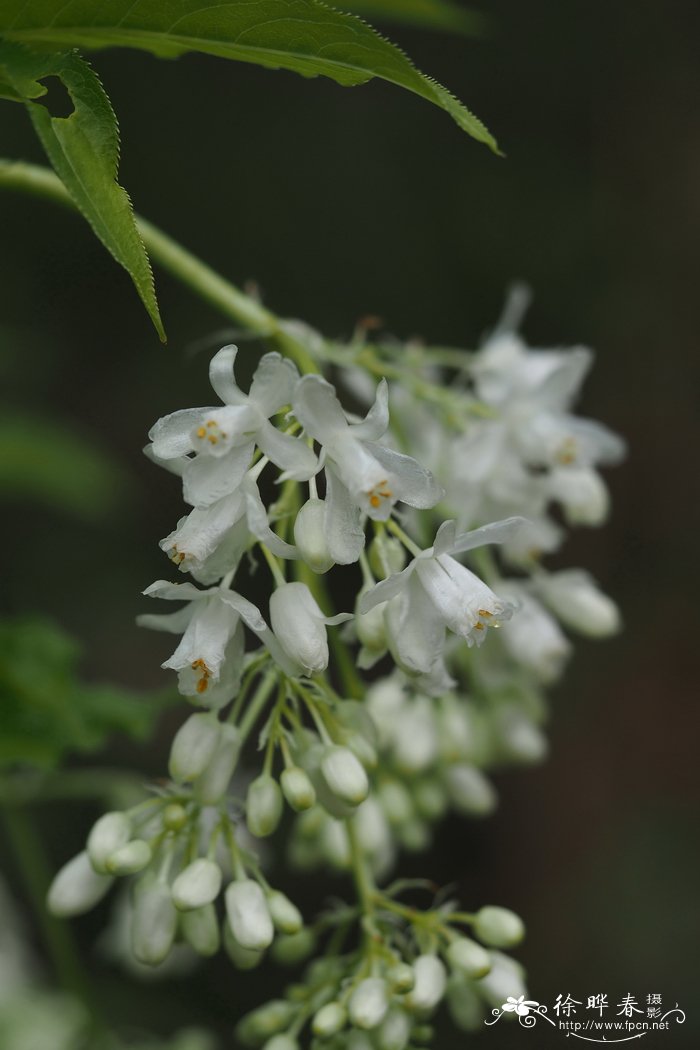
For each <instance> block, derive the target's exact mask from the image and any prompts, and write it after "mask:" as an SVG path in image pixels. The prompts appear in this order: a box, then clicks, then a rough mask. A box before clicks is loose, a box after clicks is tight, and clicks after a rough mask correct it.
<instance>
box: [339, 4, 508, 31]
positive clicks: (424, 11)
mask: <svg viewBox="0 0 700 1050" xmlns="http://www.w3.org/2000/svg"><path fill="white" fill-rule="evenodd" d="M340 7H342V8H343V9H344V10H347V11H352V13H353V14H355V15H361V16H362V17H363V18H370V19H371V20H372V21H374V20H375V19H376V20H377V21H378V22H394V23H397V24H399V25H408V26H417V27H418V28H419V29H441V30H443V31H445V32H448V33H459V34H461V35H462V36H468V37H480V36H484V35H485V33H486V32H487V29H488V25H489V20H488V18H487V17H486V16H485V15H483V14H482V13H481V11H475V10H474V9H473V8H469V7H462V6H461V5H460V4H455V3H452V2H451V0H342V2H341V3H340Z"/></svg>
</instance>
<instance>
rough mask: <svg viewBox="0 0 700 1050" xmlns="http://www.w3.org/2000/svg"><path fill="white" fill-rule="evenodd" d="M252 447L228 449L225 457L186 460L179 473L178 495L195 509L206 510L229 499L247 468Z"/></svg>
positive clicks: (199, 457)
mask: <svg viewBox="0 0 700 1050" xmlns="http://www.w3.org/2000/svg"><path fill="white" fill-rule="evenodd" d="M254 448H255V445H254V444H253V443H252V442H251V443H250V444H248V445H241V446H238V447H236V448H232V449H231V450H230V452H227V453H226V455H225V456H222V457H220V458H218V459H217V458H214V457H213V456H197V457H196V458H195V459H190V460H188V462H187V464H186V465H185V470H184V474H183V486H182V494H183V496H184V498H185V500H186V501H187V502H188V503H191V504H192V505H193V506H195V507H208V506H209V505H210V504H211V503H215V502H216V501H217V500H219V499H222V498H223V497H224V496H229V495H230V494H231V493H232V492H234V491H235V489H236V488H238V486H239V485H240V483H241V481H242V480H243V478H244V476H245V472H246V470H247V469H248V467H249V466H250V460H251V458H252V455H253V449H254Z"/></svg>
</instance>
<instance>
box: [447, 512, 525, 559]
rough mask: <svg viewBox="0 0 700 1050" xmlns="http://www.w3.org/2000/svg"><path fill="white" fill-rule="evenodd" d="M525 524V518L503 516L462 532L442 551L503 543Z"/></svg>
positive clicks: (457, 551) (455, 551)
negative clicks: (500, 518)
mask: <svg viewBox="0 0 700 1050" xmlns="http://www.w3.org/2000/svg"><path fill="white" fill-rule="evenodd" d="M526 524H527V519H526V518H504V519H503V520H502V521H492V522H490V523H489V524H488V525H482V526H481V528H480V529H473V530H472V531H471V532H463V533H462V535H461V536H457V537H456V539H455V541H454V543H453V544H452V546H451V547H450V548H449V550H448V551H445V552H444V553H449V554H463V553H464V552H465V551H471V550H474V548H475V547H483V546H484V544H486V543H505V542H506V541H507V540H510V539H512V537H513V536H514V535H515V533H516V532H517V531H518V530H519V529H521V528H522V527H523V526H524V525H526ZM436 540H437V537H436ZM440 553H442V552H440Z"/></svg>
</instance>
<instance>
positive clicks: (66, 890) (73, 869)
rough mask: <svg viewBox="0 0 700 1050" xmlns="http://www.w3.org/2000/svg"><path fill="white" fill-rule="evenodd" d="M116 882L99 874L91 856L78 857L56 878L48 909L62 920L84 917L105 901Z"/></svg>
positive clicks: (79, 854) (82, 855)
mask: <svg viewBox="0 0 700 1050" xmlns="http://www.w3.org/2000/svg"><path fill="white" fill-rule="evenodd" d="M113 882H114V879H112V878H111V877H110V876H108V875H99V874H98V873H97V872H96V871H95V869H94V868H93V866H92V864H91V862H90V858H89V857H88V854H87V852H85V851H84V852H83V853H78V855H77V856H75V857H73V858H72V860H69V861H68V863H67V864H64V865H63V867H62V868H61V869H60V871H59V872H58V873H57V874H56V875H55V876H54V880H53V882H52V883H51V886H50V887H49V892H48V896H47V899H46V906H47V908H48V910H49V911H50V912H51V914H52V915H56V916H57V917H58V918H60V919H69V918H72V917H73V916H74V915H82V914H83V913H84V912H86V911H90V908H94V906H95V905H96V904H97V903H98V901H101V900H102V898H103V897H104V895H105V893H106V892H107V890H108V889H109V888H110V886H111V885H112V883H113Z"/></svg>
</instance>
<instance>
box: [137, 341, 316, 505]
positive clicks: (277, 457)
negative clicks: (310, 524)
mask: <svg viewBox="0 0 700 1050" xmlns="http://www.w3.org/2000/svg"><path fill="white" fill-rule="evenodd" d="M237 353H238V349H237V347H235V346H225V347H224V348H223V349H222V350H219V352H218V354H216V355H215V356H214V358H213V359H212V362H211V364H210V366H209V380H210V382H211V385H212V387H213V389H214V391H215V393H216V394H218V396H219V397H220V398H221V400H222V401H223V403H224V404H223V407H219V408H186V409H182V410H181V411H179V412H173V413H171V414H170V415H168V416H164V417H163V418H162V419H159V420H158V422H157V423H156V424H155V425H154V426H153V427H152V428H151V431H150V433H149V438H150V440H151V446H150V451H151V453H152V455H153V456H154V457H155V458H156V459H158V460H166V461H172V460H176V461H177V460H179V461H180V465H181V469H182V476H183V483H184V495H185V499H186V500H187V502H188V503H192V504H193V505H194V506H195V507H206V506H209V504H211V503H215V502H216V501H217V500H219V499H222V497H224V496H227V495H229V494H230V493H232V492H234V491H235V490H236V488H237V487H238V485H239V484H240V483H241V481H242V480H243V476H244V474H245V472H246V470H247V469H248V467H249V466H250V460H251V457H252V454H253V449H254V448H255V446H256V445H257V446H258V448H260V449H261V450H262V452H264V454H265V455H266V456H267V457H268V458H269V459H270V460H271V461H272V462H273V463H275V464H276V465H277V466H278V467H281V468H282V469H283V470H284V471H286V472H287V475H288V476H289V477H294V478H297V479H307V478H309V477H311V476H312V475H313V474H314V473H315V471H316V470H317V468H318V465H317V462H316V457H315V456H314V454H313V452H312V451H311V449H309V447H308V445H306V444H305V442H304V441H302V440H300V439H299V438H296V437H293V436H292V435H290V434H283V433H281V432H280V431H279V430H277V428H276V427H274V426H273V425H272V423H270V417H271V416H273V415H275V414H276V413H277V412H279V410H280V409H281V408H283V407H284V406H285V405H288V404H290V403H291V401H292V397H293V394H294V388H295V386H296V384H297V383H298V380H299V375H298V372H297V370H296V367H295V365H294V364H293V362H292V361H290V360H289V359H288V358H283V357H281V356H280V354H277V353H271V354H265V355H264V356H263V357H262V358H261V359H260V362H259V364H258V367H257V369H256V370H255V375H254V376H253V380H252V382H251V385H250V391H249V392H248V394H244V393H243V392H242V390H240V389H239V387H238V385H237V384H236V381H235V378H234V373H233V366H234V362H235V359H236V354H237ZM192 453H195V455H194V457H192V458H186V459H184V461H183V457H191V454H192Z"/></svg>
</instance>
